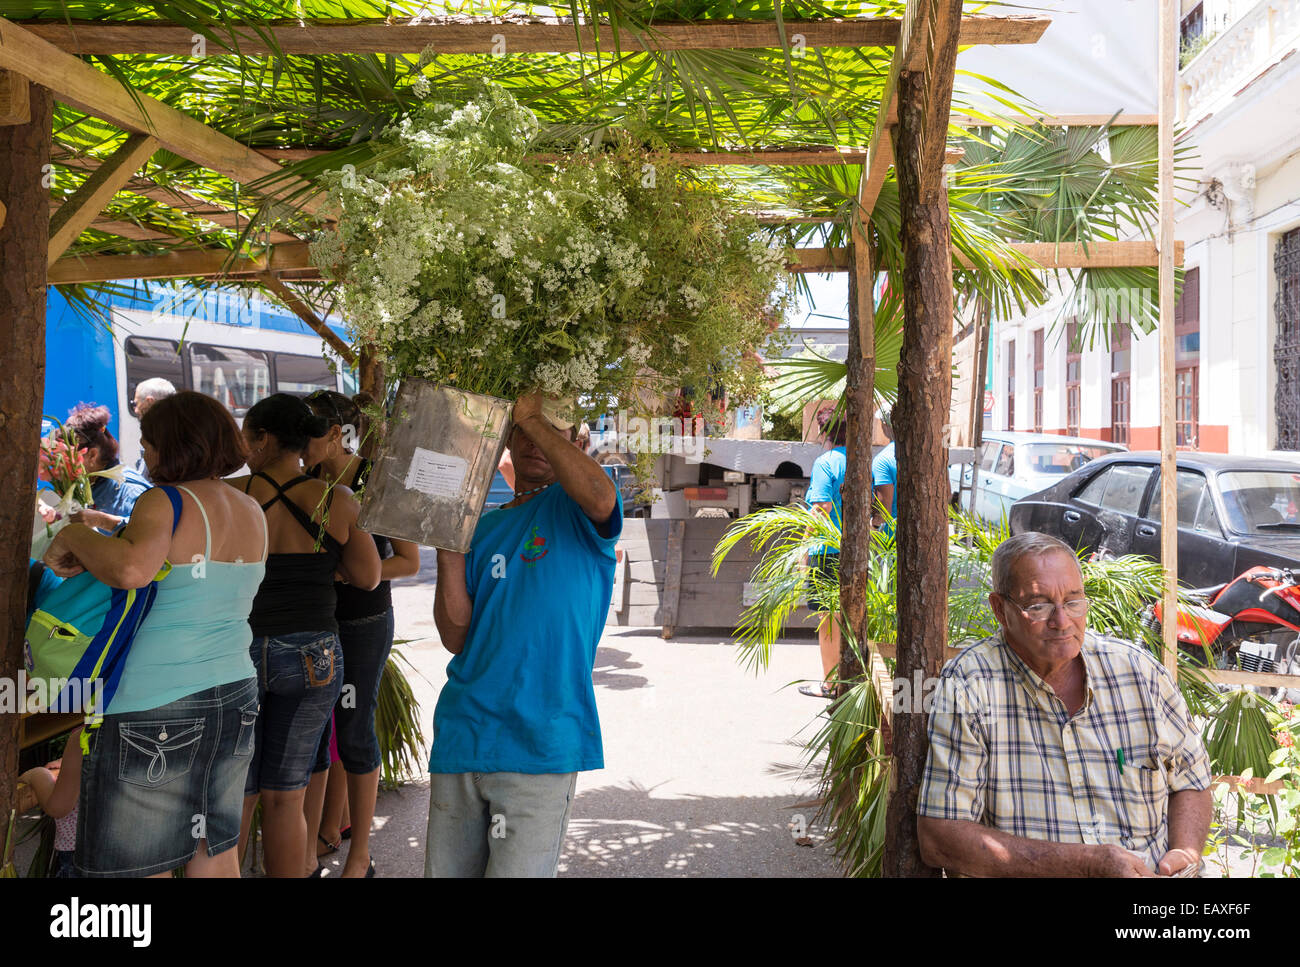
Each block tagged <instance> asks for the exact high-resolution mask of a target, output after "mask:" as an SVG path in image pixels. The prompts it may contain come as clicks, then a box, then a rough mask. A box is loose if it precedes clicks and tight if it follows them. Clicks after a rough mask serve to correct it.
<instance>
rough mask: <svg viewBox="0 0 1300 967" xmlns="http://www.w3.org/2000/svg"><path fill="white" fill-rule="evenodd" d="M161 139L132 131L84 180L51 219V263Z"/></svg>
mask: <svg viewBox="0 0 1300 967" xmlns="http://www.w3.org/2000/svg"><path fill="white" fill-rule="evenodd" d="M157 150H158V140H157V139H156V138H152V137H150V136H149V135H147V134H132V135H130V136H129V137H128V138H127V139H126V140H125V141H124V142H123V143H122V146H121V147H120V148H118V149H117V150H116V151H114V152H113V154H112V155H111V156H110V157H109V158H108V160H106V161H105V162H104V163H103V164H101V165H100V166H99V167H97V168H96V169H95V170H94V172H93V173H92V174H91V176H90V177H89V178H87V179H86V180H85V181H83V182H82V183H81V187H79V188H78V189H77V190H76V191H75V192H73V193H72V196H71V197H70V198H68V200H67V201H65V202H64V203H63V204H62V205H60V206H59V208H58V211H56V212H55V213H54V216H53V217H52V218H51V219H50V254H49V258H48V260H47V264H48V265H53V264H54V261H55V260H56V259H57V258H58V257H59V256H60V255H62V254H63V253H64V252H66V251H67V250H68V247H69V246H71V245H72V243H73V242H75V241H76V240H77V239H78V238H80V237H81V233H82V232H84V231H85V230H86V229H87V228H89V227H90V224H91V222H93V221H94V220H95V217H96V216H97V215H98V214H99V213H100V212H102V211H103V210H104V208H105V206H107V205H108V203H109V202H110V201H112V200H113V196H114V195H116V194H117V193H118V192H119V191H120V190H121V189H122V187H123V186H124V185H126V183H127V182H128V181H130V180H131V176H132V175H134V174H135V173H136V171H138V170H139V169H140V168H142V167H143V166H144V163H145V162H146V161H148V160H149V159H150V158H151V157H152V156H153V153H154V152H155V151H157Z"/></svg>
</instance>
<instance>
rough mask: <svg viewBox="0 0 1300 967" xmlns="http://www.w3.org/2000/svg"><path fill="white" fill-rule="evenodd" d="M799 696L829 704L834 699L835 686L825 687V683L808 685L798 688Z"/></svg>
mask: <svg viewBox="0 0 1300 967" xmlns="http://www.w3.org/2000/svg"><path fill="white" fill-rule="evenodd" d="M799 694H800V695H807V696H808V697H809V698H820V699H822V700H823V701H827V702H829V701H830V700H831V699H833V698H834V697H835V686H834V685H827V684H826V683H825V682H817V683H816V684H812V683H809V684H807V685H800V686H799Z"/></svg>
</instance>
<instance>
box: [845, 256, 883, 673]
mask: <svg viewBox="0 0 1300 967" xmlns="http://www.w3.org/2000/svg"><path fill="white" fill-rule="evenodd" d="M850 253H851V255H850V259H849V261H850V271H849V345H848V357H847V359H846V366H847V375H846V376H845V381H844V385H845V393H844V395H845V402H846V404H847V417H848V440H847V444H846V446H845V452H846V455H847V457H848V466H847V469H846V472H845V474H844V488H843V491H842V493H841V501H840V503H841V508H842V515H843V516H842V521H843V533H842V535H841V538H840V610H841V612H843V615H844V621H845V624H846V625H847V626H848V627H849V628H850V629H852V635H853V638H854V639H856V641H857V647H858V649H859V652H860V651H861V650H862V649H863V648H864V647H865V642H866V637H867V636H866V629H867V608H866V594H867V571H868V568H870V566H871V514H870V511H869V509H868V508H869V500H870V497H871V436H872V428H873V426H874V415H875V411H874V409H873V402H872V398H873V396H874V395H875V377H876V358H875V356H876V354H875V318H874V316H875V313H874V312H873V309H874V306H873V304H872V288H873V286H872V281H873V279H874V276H873V275H872V272H871V250H870V243H869V242H868V240H867V239H866V237H865V236H863V235H860V234H859V235H857V236H855V238H854V241H853V245H852V246H851V248H850ZM842 642H843V643H842V644H841V646H840V667H839V679H840V681H842V682H856V681H859V680H861V679H862V678H863V677H864V676H865V674H866V670H865V669H864V668H863V667H862V662H861V661H859V660H858V655H857V654H855V653H854V649H853V647H852V645H851V643H850V640H849V636H848V635H845V636H844V638H843V639H842Z"/></svg>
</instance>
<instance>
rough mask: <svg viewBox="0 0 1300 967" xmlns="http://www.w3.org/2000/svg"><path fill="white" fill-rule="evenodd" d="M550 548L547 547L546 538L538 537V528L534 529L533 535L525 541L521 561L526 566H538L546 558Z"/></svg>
mask: <svg viewBox="0 0 1300 967" xmlns="http://www.w3.org/2000/svg"><path fill="white" fill-rule="evenodd" d="M548 551H550V548H549V547H547V546H546V538H545V537H540V536H538V533H537V528H536V527H534V528H533V535H532V536H531V537H530V538H528V540H526V541H524V549H523V551H522V552H521V553H520V555H519V559H520V560H521V561H523V562H525V563H526V564H529V565H532V564H536V563H537V562H538V561H540V560H541V559H542V558H544V557H545V556H546V554H547V552H548Z"/></svg>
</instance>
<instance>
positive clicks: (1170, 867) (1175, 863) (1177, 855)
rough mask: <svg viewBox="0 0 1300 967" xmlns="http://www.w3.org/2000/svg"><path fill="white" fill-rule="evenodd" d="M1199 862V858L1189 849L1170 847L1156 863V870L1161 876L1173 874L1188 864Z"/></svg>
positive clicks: (1193, 864) (1197, 864) (1197, 863)
mask: <svg viewBox="0 0 1300 967" xmlns="http://www.w3.org/2000/svg"><path fill="white" fill-rule="evenodd" d="M1200 862H1201V858H1200V857H1199V856H1196V855H1194V854H1193V853H1192V851H1191V850H1189V849H1171V850H1170V851H1169V852H1168V853H1166V854H1165V855H1164V856H1162V857H1160V862H1159V863H1157V864H1156V872H1157V873H1159V874H1160V875H1161V876H1173V875H1174V874H1176V873H1177V872H1178V871H1179V870H1184V869H1186V868H1187V867H1189V866H1199V865H1200Z"/></svg>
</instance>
